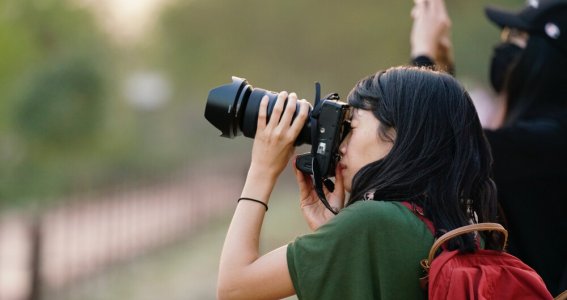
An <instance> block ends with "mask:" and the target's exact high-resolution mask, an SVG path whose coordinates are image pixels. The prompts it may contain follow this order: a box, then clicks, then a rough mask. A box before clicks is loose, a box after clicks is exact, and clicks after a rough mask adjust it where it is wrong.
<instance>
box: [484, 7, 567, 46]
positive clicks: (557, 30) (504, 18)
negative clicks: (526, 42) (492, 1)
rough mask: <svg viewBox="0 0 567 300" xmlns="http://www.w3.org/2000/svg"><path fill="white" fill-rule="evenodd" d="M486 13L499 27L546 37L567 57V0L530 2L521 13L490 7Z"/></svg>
mask: <svg viewBox="0 0 567 300" xmlns="http://www.w3.org/2000/svg"><path fill="white" fill-rule="evenodd" d="M485 12H486V16H487V17H488V19H490V20H491V21H492V22H494V23H496V24H497V25H498V26H500V27H509V28H516V29H520V30H523V31H526V32H528V33H529V34H531V35H540V36H544V37H546V38H547V39H548V40H549V41H550V42H552V43H553V44H555V45H556V46H558V47H559V48H560V49H561V50H562V52H563V53H565V54H566V55H567V0H528V1H526V6H525V7H524V8H523V9H522V10H520V11H509V10H504V9H501V8H497V7H493V6H489V7H486V9H485Z"/></svg>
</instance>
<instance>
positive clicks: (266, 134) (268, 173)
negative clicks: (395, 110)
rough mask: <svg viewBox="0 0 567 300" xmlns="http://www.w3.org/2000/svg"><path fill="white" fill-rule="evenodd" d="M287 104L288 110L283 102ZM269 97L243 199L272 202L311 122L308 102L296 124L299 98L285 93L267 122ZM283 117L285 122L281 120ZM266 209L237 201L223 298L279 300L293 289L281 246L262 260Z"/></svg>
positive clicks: (223, 267)
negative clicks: (297, 141) (279, 180)
mask: <svg viewBox="0 0 567 300" xmlns="http://www.w3.org/2000/svg"><path fill="white" fill-rule="evenodd" d="M286 98H287V99H288V100H287V102H288V103H287V105H286V106H285V109H284V100H285V99H286ZM267 100H268V99H267V97H264V99H262V102H261V104H260V111H259V116H258V128H257V131H256V136H255V138H254V146H253V148H252V160H251V163H250V169H249V171H248V176H247V178H246V183H245V184H244V188H243V190H242V195H241V197H246V198H252V199H256V200H258V201H262V202H264V203H266V205H267V204H268V201H269V198H270V194H271V193H272V190H273V188H274V185H275V183H276V181H277V178H278V177H279V175H280V174H281V172H282V171H283V169H284V168H285V166H286V165H287V163H288V161H289V160H290V158H291V157H292V155H293V150H294V146H293V143H294V141H295V139H296V138H297V135H298V134H299V132H300V130H301V128H302V127H303V124H304V123H305V120H306V119H307V112H308V103H307V102H306V101H305V100H301V101H299V103H300V104H301V109H300V112H299V114H298V116H297V117H296V118H295V119H294V120H293V122H292V116H293V114H294V112H295V108H296V103H297V102H298V100H297V96H296V95H295V94H294V93H291V94H289V97H288V94H287V93H286V92H282V93H280V94H279V95H278V99H277V101H276V104H275V106H274V110H273V112H272V115H271V117H270V121H269V122H266V120H267V106H268V101H267ZM280 117H281V119H280ZM265 213H266V208H265V207H264V206H263V205H261V204H260V203H256V202H254V201H249V200H241V201H239V203H238V205H237V208H236V211H235V213H234V216H233V219H232V222H231V224H230V227H229V230H228V233H227V235H226V239H225V243H224V246H223V250H222V254H221V259H220V267H219V280H218V298H219V299H276V298H283V297H286V296H290V295H293V294H294V293H295V290H294V288H293V283H292V281H291V277H290V275H289V271H288V268H287V258H286V250H287V246H283V247H281V248H279V249H276V250H274V251H272V252H270V253H268V254H265V255H263V256H260V254H259V239H260V231H261V228H262V222H263V220H264V215H265Z"/></svg>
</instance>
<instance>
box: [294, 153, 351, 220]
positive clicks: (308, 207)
mask: <svg viewBox="0 0 567 300" xmlns="http://www.w3.org/2000/svg"><path fill="white" fill-rule="evenodd" d="M293 162H294V163H293V168H294V170H295V178H296V179H297V184H298V186H299V200H300V203H301V212H302V213H303V217H304V218H305V220H306V221H307V225H308V226H309V228H311V230H316V229H317V228H319V227H321V226H322V225H324V224H325V223H327V222H328V221H329V220H330V219H332V218H333V217H334V216H335V214H334V213H332V212H331V211H329V210H328V209H327V208H326V207H325V205H323V202H321V200H320V199H319V196H318V195H317V192H316V191H315V186H314V184H313V180H312V179H311V176H310V175H308V174H305V173H303V172H301V171H300V170H298V169H297V167H295V161H293ZM335 173H336V176H335V191H334V192H332V193H331V192H329V191H328V190H327V188H325V187H324V186H323V191H324V192H325V197H326V198H327V201H328V202H329V204H330V205H331V207H333V208H334V209H335V210H337V211H338V210H340V209H342V208H343V207H344V204H345V189H344V183H343V182H344V179H343V176H342V174H341V172H340V170H339V168H338V166H337V170H336V172H335Z"/></svg>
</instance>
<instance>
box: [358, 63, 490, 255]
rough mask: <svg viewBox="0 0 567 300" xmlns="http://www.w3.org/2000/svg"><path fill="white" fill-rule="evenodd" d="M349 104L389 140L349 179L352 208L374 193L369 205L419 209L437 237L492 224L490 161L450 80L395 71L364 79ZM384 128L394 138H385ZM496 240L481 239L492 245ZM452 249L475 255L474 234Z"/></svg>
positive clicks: (469, 108) (465, 101) (471, 112)
mask: <svg viewBox="0 0 567 300" xmlns="http://www.w3.org/2000/svg"><path fill="white" fill-rule="evenodd" d="M348 101H349V103H350V104H351V105H352V106H353V107H355V108H359V109H364V110H369V111H372V113H373V114H374V116H375V117H376V118H377V119H378V120H379V121H380V122H381V125H380V126H379V128H377V134H378V135H379V136H380V137H381V138H386V139H391V140H392V141H393V147H392V150H391V151H390V153H389V154H388V155H386V156H385V157H384V158H383V159H380V160H378V161H375V162H372V163H370V164H368V165H366V166H365V167H363V168H362V169H361V170H360V171H359V172H358V173H357V174H356V175H355V176H354V179H353V186H352V191H351V198H350V200H349V204H352V203H354V202H356V201H358V200H361V199H363V198H364V195H365V194H366V193H367V192H369V191H373V192H374V199H376V200H384V201H410V202H415V203H416V204H418V205H420V206H422V207H423V209H424V212H425V216H426V217H427V218H429V219H430V220H431V221H432V222H433V224H434V226H435V228H436V230H437V234H436V235H440V234H441V233H443V232H445V231H449V230H452V229H455V228H457V227H460V226H464V225H467V224H469V222H470V220H471V219H472V220H474V219H477V220H478V222H487V221H494V220H495V219H496V208H497V202H496V187H495V185H494V182H493V181H492V179H491V178H490V172H491V165H492V155H491V153H490V147H489V144H488V142H487V140H486V138H485V136H484V132H483V130H482V127H481V125H480V121H479V119H478V116H477V114H476V110H475V108H474V106H473V103H472V101H471V99H470V97H469V95H468V93H467V92H466V91H465V90H464V89H463V87H462V86H461V85H460V84H459V83H458V82H457V81H456V80H455V79H454V78H453V77H452V76H450V75H447V74H444V73H440V72H435V71H431V70H427V69H418V68H415V67H396V68H391V69H388V70H386V71H385V72H379V73H377V74H374V75H371V76H369V77H367V78H365V79H363V80H361V81H360V82H359V83H358V84H357V85H356V86H355V87H354V89H353V90H352V91H351V92H350V94H349V96H348ZM389 128H393V129H394V131H395V137H390V136H388V135H387V131H388V129H389ZM496 239H497V237H492V236H485V240H486V241H487V245H488V246H489V247H494V245H495V242H497V240H496ZM449 249H460V250H462V251H472V250H473V249H475V241H474V239H473V236H472V235H468V236H464V237H462V238H460V239H456V240H454V241H453V242H451V243H450V244H449Z"/></svg>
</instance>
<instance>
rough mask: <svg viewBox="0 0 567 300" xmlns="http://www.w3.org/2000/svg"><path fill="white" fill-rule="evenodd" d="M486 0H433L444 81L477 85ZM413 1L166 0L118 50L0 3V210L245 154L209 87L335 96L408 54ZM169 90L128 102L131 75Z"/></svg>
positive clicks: (53, 9)
mask: <svg viewBox="0 0 567 300" xmlns="http://www.w3.org/2000/svg"><path fill="white" fill-rule="evenodd" d="M488 3H493V4H497V5H502V6H507V7H519V6H521V5H522V3H523V1H521V0H494V1H487V0H478V1H468V0H458V1H457V0H447V6H448V9H449V13H450V16H451V18H452V20H453V34H452V36H453V43H454V48H455V57H456V63H457V75H458V77H459V79H461V80H463V81H464V82H465V83H471V82H472V83H473V84H475V85H485V84H486V83H487V76H486V74H487V72H488V71H487V70H488V69H487V68H488V60H489V56H490V53H491V49H492V45H493V44H495V43H496V41H497V40H498V29H497V28H496V27H495V26H493V25H492V24H490V23H489V22H488V21H486V19H485V17H484V13H483V11H482V7H483V6H484V5H486V4H488ZM412 5H413V1H411V0H408V1H386V0H352V1H348V2H345V1H340V0H327V1H310V0H285V1H264V0H239V1H230V0H191V1H170V2H169V4H168V5H167V6H166V7H165V10H163V12H162V14H161V16H160V18H159V19H158V24H157V25H158V26H157V27H155V28H154V29H152V30H149V31H148V32H146V33H145V36H144V39H143V40H142V41H140V42H137V43H135V44H131V45H126V46H124V45H122V46H118V45H117V44H116V43H114V42H113V41H112V40H111V39H110V38H109V36H108V35H106V34H105V33H103V31H102V30H101V29H100V27H99V26H97V23H96V20H95V19H94V17H93V14H92V13H90V12H89V11H86V10H85V8H82V7H80V6H78V5H76V3H74V2H73V1H65V0H0V97H1V99H2V101H0V205H2V204H8V205H13V204H25V203H30V202H31V203H37V202H45V201H46V200H49V199H55V198H58V197H61V196H62V195H66V194H69V193H73V192H77V191H85V190H87V191H89V190H94V189H98V188H101V187H108V186H113V185H116V184H120V183H121V182H137V184H140V182H141V184H143V182H145V181H153V180H160V178H162V177H164V176H169V175H168V174H172V173H175V172H177V171H179V170H180V169H182V168H183V167H184V166H186V165H188V164H191V163H192V162H194V161H197V160H198V161H206V160H207V159H214V158H217V157H222V158H223V159H222V161H227V159H225V158H228V160H231V159H234V158H236V157H238V159H237V160H241V159H240V158H241V157H246V154H245V153H246V152H247V151H248V149H249V145H250V143H251V141H250V140H248V139H244V138H239V139H236V140H234V141H227V140H225V139H222V138H218V137H217V136H218V132H217V131H216V129H214V128H213V127H212V126H211V125H210V124H208V123H207V122H206V120H205V119H204V118H203V111H204V105H205V100H206V96H207V93H208V91H209V89H211V88H213V87H215V86H218V85H221V84H224V83H227V82H229V81H230V76H232V75H236V76H241V77H245V78H247V79H249V81H250V83H251V84H252V85H253V86H256V87H262V88H265V89H270V90H275V91H279V90H288V91H295V92H297V93H298V94H299V95H300V96H301V97H302V98H306V99H308V100H311V98H312V97H313V94H314V88H313V83H314V82H315V81H320V82H321V83H322V87H323V92H324V93H328V92H339V93H340V94H341V95H342V96H346V94H347V93H348V92H349V90H350V89H351V87H352V86H353V85H354V83H355V82H356V81H357V80H359V79H360V78H362V77H364V76H366V75H368V74H370V73H373V72H375V71H376V70H378V69H384V68H387V67H389V66H393V65H400V64H405V63H407V62H408V60H409V58H408V56H409V33H410V29H411V23H412V22H411V18H410V10H411V7H412ZM148 70H149V71H151V72H157V73H159V74H161V75H163V77H164V78H165V79H166V80H168V83H169V84H170V86H171V94H170V96H169V99H167V101H166V102H165V103H164V104H163V105H162V106H160V107H158V108H156V109H152V110H147V109H142V108H140V107H136V106H135V105H132V104H131V103H128V99H127V96H126V95H125V94H124V83H125V82H126V81H127V80H128V78H131V77H132V74H136V73H140V72H144V71H148Z"/></svg>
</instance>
